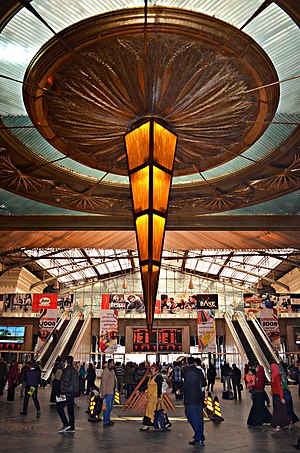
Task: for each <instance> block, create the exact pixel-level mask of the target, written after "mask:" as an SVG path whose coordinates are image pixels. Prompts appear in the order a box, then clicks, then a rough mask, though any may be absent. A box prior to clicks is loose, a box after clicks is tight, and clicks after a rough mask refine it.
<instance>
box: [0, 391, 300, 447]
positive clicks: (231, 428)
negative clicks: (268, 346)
mask: <svg viewBox="0 0 300 453" xmlns="http://www.w3.org/2000/svg"><path fill="white" fill-rule="evenodd" d="M216 390H217V395H218V396H219V397H220V396H221V388H220V384H218V385H217V386H216ZM291 390H292V393H293V396H294V406H295V412H296V413H297V414H298V415H300V401H299V398H298V394H297V388H296V387H291ZM243 393H244V395H243V399H242V400H241V401H223V400H222V399H220V403H221V411H222V415H223V416H224V418H225V420H224V422H222V423H220V424H214V423H212V422H211V421H206V422H205V436H206V442H205V446H204V447H199V446H198V447H196V446H190V445H189V444H188V442H189V441H190V440H192V434H193V432H192V429H191V427H190V425H189V424H188V423H187V421H186V419H185V417H184V408H183V405H182V403H181V402H180V403H179V404H177V407H176V411H175V412H174V413H170V414H169V415H170V419H171V421H172V424H173V426H172V428H171V429H170V430H169V431H167V432H155V431H150V432H144V433H143V432H140V431H139V428H140V426H141V417H137V416H136V414H135V415H134V414H128V413H126V412H123V411H122V409H121V407H116V406H115V407H114V409H113V412H112V419H113V420H114V421H115V426H114V427H111V428H105V429H103V426H102V424H101V423H99V424H91V423H89V422H88V421H87V415H86V413H85V410H86V408H87V403H88V397H86V396H82V397H81V398H79V399H78V400H77V406H76V408H75V411H76V412H75V413H76V433H75V434H63V435H62V434H58V429H59V428H60V427H61V422H60V420H59V417H58V415H57V413H56V409H55V406H50V404H49V394H50V388H49V387H47V388H46V389H40V391H39V399H40V403H41V407H42V417H41V418H40V419H37V418H36V412H35V409H34V406H33V402H32V401H30V406H29V414H28V416H26V417H22V416H21V415H19V412H20V411H21V410H22V400H21V399H20V398H19V389H17V397H16V401H15V403H14V404H8V403H6V401H5V397H0V452H5V453H15V452H16V453H17V452H22V453H33V452H34V453H48V452H58V453H60V452H61V453H63V452H67V453H75V452H76V453H77V452H78V453H79V452H80V453H94V452H95V453H96V452H102V451H103V452H109V453H117V452H118V453H135V452H138V453H150V452H153V453H154V452H155V453H158V452H165V453H174V452H194V451H199V450H200V451H204V452H205V453H219V452H220V453H226V452H228V453H229V452H230V453H231V452H236V453H267V452H268V453H269V452H270V453H288V452H292V451H296V450H294V449H293V447H292V444H293V443H295V442H296V441H297V438H298V436H299V435H300V427H298V426H293V427H292V428H291V429H286V430H283V431H281V432H278V433H277V432H274V431H273V429H272V428H270V427H269V426H263V427H260V428H248V427H247V425H246V420H247V416H248V412H249V408H250V406H251V399H250V395H249V394H248V393H247V392H245V391H244V392H243Z"/></svg>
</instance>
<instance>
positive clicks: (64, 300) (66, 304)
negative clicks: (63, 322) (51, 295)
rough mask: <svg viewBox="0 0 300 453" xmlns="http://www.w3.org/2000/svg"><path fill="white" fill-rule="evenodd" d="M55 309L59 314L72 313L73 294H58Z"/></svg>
mask: <svg viewBox="0 0 300 453" xmlns="http://www.w3.org/2000/svg"><path fill="white" fill-rule="evenodd" d="M57 307H58V308H59V311H60V312H61V313H64V312H65V311H73V308H74V294H59V295H58V298H57Z"/></svg>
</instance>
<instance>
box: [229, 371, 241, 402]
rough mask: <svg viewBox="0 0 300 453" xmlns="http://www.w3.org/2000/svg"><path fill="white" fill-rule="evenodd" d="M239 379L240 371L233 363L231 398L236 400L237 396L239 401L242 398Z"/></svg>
mask: <svg viewBox="0 0 300 453" xmlns="http://www.w3.org/2000/svg"><path fill="white" fill-rule="evenodd" d="M241 379H242V373H241V370H240V369H239V368H238V367H237V366H236V364H235V363H233V364H232V370H231V382H232V389H233V398H234V399H235V400H236V399H237V395H238V396H239V400H240V399H241V398H242V391H241Z"/></svg>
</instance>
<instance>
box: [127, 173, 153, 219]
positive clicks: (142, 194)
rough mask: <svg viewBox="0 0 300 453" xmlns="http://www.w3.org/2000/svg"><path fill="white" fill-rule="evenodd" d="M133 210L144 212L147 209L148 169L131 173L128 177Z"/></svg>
mask: <svg viewBox="0 0 300 453" xmlns="http://www.w3.org/2000/svg"><path fill="white" fill-rule="evenodd" d="M130 182H131V189H132V198H133V210H134V212H140V211H144V210H145V209H148V208H149V167H146V168H143V169H142V170H139V171H137V172H136V173H133V174H132V175H131V176H130Z"/></svg>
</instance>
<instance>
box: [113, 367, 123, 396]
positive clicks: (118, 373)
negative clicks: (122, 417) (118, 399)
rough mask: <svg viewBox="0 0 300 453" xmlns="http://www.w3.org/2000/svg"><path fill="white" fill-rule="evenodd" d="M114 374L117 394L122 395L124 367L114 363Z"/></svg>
mask: <svg viewBox="0 0 300 453" xmlns="http://www.w3.org/2000/svg"><path fill="white" fill-rule="evenodd" d="M115 374H116V377H117V387H118V392H119V393H120V394H121V393H123V386H124V384H123V381H124V367H123V365H122V364H121V362H116V366H115Z"/></svg>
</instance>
